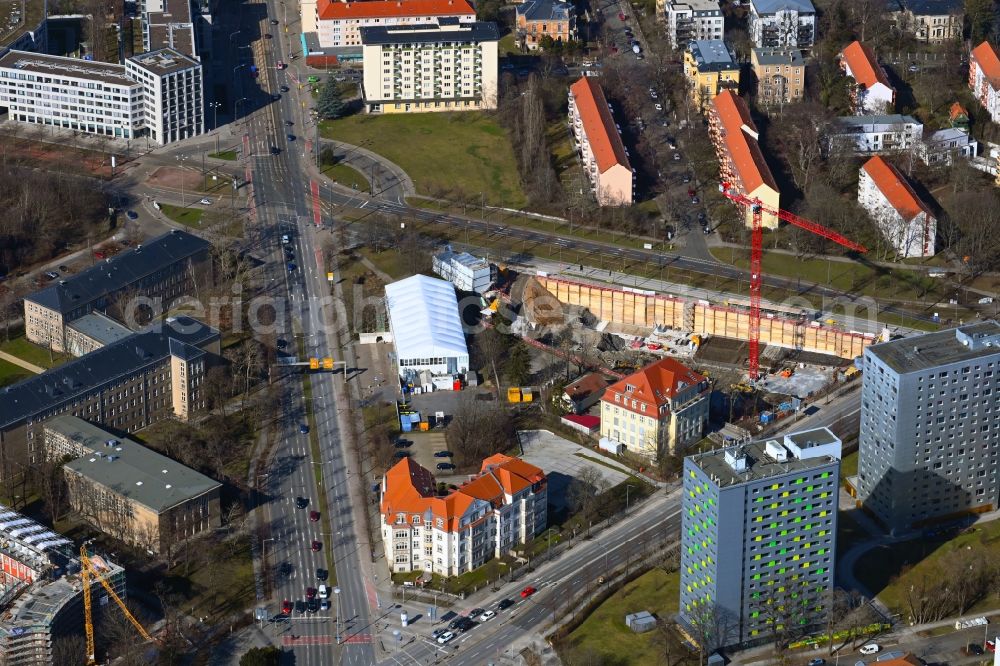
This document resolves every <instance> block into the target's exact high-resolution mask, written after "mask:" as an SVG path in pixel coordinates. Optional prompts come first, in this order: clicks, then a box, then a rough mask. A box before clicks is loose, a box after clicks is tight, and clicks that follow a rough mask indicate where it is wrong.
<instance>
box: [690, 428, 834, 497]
mask: <svg viewBox="0 0 1000 666" xmlns="http://www.w3.org/2000/svg"><path fill="white" fill-rule="evenodd" d="M813 432H814V431H812V430H810V431H808V432H807V433H803V434H811V433H813ZM771 439H775V438H773V437H769V438H768V441H770V440H771ZM766 443H767V442H766V441H760V442H751V443H750V444H746V445H743V446H729V447H726V448H722V449H716V450H714V451H709V452H707V453H698V454H695V455H693V456H689V460H691V462H692V463H693V464H694V465H696V466H697V467H698V468H699V469H701V471H703V472H704V473H705V474H706V475H707V476H708V477H709V478H711V479H714V480H715V483H716V485H718V486H720V487H726V486H732V485H736V484H741V483H751V482H753V481H763V480H765V479H770V478H771V477H775V476H783V475H785V474H794V473H795V472H804V471H806V470H810V469H816V468H817V467H825V466H826V465H829V464H830V463H832V462H834V459H833V458H830V457H829V456H820V457H817V458H805V459H799V458H792V457H789V458H788V460H786V461H785V462H777V461H775V460H773V459H772V458H771V457H770V456H768V455H767V454H765V453H764V446H765V444H766ZM727 451H730V452H733V453H734V454H738V453H739V452H742V453H743V454H744V455H745V456H746V471H745V472H737V471H736V470H734V469H733V467H732V466H731V465H730V464H729V463H728V462H726V452H727Z"/></svg>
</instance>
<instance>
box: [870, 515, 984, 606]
mask: <svg viewBox="0 0 1000 666" xmlns="http://www.w3.org/2000/svg"><path fill="white" fill-rule="evenodd" d="M966 547H968V548H969V549H970V550H973V551H979V552H981V553H984V554H985V557H986V558H987V559H988V560H992V561H998V560H1000V521H996V520H995V521H991V522H988V523H983V524H981V525H977V526H976V527H975V528H974V529H973V530H971V531H969V532H967V533H965V534H960V535H959V536H957V537H955V538H954V539H951V540H950V541H937V540H934V539H929V538H917V539H914V540H912V541H904V542H901V543H893V544H888V545H884V546H879V547H877V548H873V549H872V550H870V551H868V552H867V553H865V554H864V556H863V557H861V558H860V559H859V560H858V562H857V565H856V566H855V569H854V573H855V575H856V576H857V577H858V579H859V580H861V581H862V582H863V583H864V584H865V585H866V586H867V587H868V589H870V590H871V591H872V592H873V593H876V594H878V597H879V599H880V600H881V601H882V603H884V604H885V605H886V606H888V607H889V608H890V609H892V610H893V611H896V612H903V606H904V605H905V602H904V599H905V597H904V591H905V590H907V589H908V588H909V586H910V585H911V584H913V582H914V581H918V580H920V579H922V577H923V576H933V577H936V576H939V575H941V574H940V572H939V567H938V566H937V561H938V560H939V559H941V558H942V557H944V556H945V555H947V554H948V553H951V552H953V551H956V550H961V549H965V548H966ZM904 567H912V568H909V569H908V570H907V571H905V572H903V573H900V572H902V571H903V569H904ZM996 604H997V596H996V593H993V594H991V595H988V596H987V598H986V599H984V600H983V601H982V602H980V604H979V606H980V607H981V608H994V607H996Z"/></svg>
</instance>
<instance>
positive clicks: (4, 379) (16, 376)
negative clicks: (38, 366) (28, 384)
mask: <svg viewBox="0 0 1000 666" xmlns="http://www.w3.org/2000/svg"><path fill="white" fill-rule="evenodd" d="M28 377H34V375H33V374H32V373H30V372H28V371H27V370H25V369H24V368H22V367H21V366H18V365H14V364H13V363H8V362H7V361H4V360H2V359H0V386H7V385H8V384H13V383H14V382H19V381H21V380H22V379H27V378H28Z"/></svg>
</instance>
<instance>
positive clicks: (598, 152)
mask: <svg viewBox="0 0 1000 666" xmlns="http://www.w3.org/2000/svg"><path fill="white" fill-rule="evenodd" d="M569 90H570V94H571V95H573V101H574V102H575V103H576V110H577V113H579V114H580V122H581V123H583V131H584V132H585V133H586V134H587V140H588V141H589V142H590V150H591V152H593V153H594V160H596V161H597V168H598V169H600V171H601V173H604V172H605V171H607V170H608V169H610V168H611V167H613V166H614V165H616V164H621V165H622V166H623V167H625V168H626V169H628V170H629V171H631V170H632V167H631V166H630V165H629V162H628V156H626V155H625V146H624V145H623V144H622V138H621V136H619V135H618V130H617V129H616V128H615V119H614V118H613V117H612V116H611V110H610V109H608V100H606V99H605V98H604V91H603V90H601V86H599V85H598V84H597V83H595V82H594V79H593V78H592V77H589V76H584V77H583V78H581V79H580V80H579V81H577V82H576V83H574V84H573V85H572V86H570V88H569Z"/></svg>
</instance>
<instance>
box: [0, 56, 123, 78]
mask: <svg viewBox="0 0 1000 666" xmlns="http://www.w3.org/2000/svg"><path fill="white" fill-rule="evenodd" d="M0 67H2V68H5V69H16V70H20V71H22V72H33V73H35V74H42V75H44V76H66V77H72V78H76V79H88V80H91V81H100V82H102V83H107V84H110V85H115V86H128V87H131V86H138V85H139V83H138V82H137V81H134V80H133V79H131V78H130V77H129V76H128V75H127V74H126V73H125V66H124V65H113V64H110V63H106V62H96V61H94V60H81V59H80V58H64V57H62V56H52V55H44V54H41V53H33V52H30V51H8V52H7V53H5V54H4V55H3V57H0Z"/></svg>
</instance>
